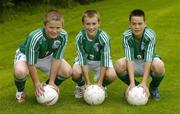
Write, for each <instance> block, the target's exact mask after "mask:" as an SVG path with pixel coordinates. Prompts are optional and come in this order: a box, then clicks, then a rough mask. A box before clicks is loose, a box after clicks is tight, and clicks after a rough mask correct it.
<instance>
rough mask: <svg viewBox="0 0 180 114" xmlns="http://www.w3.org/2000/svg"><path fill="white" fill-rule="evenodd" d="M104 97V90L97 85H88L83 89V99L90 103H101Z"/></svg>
mask: <svg viewBox="0 0 180 114" xmlns="http://www.w3.org/2000/svg"><path fill="white" fill-rule="evenodd" d="M104 99H105V90H104V89H103V88H101V87H99V86H98V85H90V86H88V87H87V88H86V89H85V91H84V100H85V101H86V103H88V104H90V105H98V104H101V103H103V101H104Z"/></svg>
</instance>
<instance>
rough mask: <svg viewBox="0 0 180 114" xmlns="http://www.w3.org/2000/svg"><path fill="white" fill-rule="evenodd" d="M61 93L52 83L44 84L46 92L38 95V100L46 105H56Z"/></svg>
mask: <svg viewBox="0 0 180 114" xmlns="http://www.w3.org/2000/svg"><path fill="white" fill-rule="evenodd" d="M58 98H59V95H58V93H57V91H56V90H55V89H54V87H53V86H51V85H45V86H44V93H43V94H42V95H41V96H36V99H37V102H38V103H40V104H44V105H54V104H55V103H56V102H57V101H58Z"/></svg>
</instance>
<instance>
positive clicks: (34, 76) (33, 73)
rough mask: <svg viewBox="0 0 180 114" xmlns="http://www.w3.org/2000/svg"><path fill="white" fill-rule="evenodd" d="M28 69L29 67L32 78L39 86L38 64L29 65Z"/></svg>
mask: <svg viewBox="0 0 180 114" xmlns="http://www.w3.org/2000/svg"><path fill="white" fill-rule="evenodd" d="M28 69H29V73H30V76H31V79H32V81H33V83H34V85H35V86H37V85H38V84H40V81H39V77H38V75H37V70H36V66H35V65H28Z"/></svg>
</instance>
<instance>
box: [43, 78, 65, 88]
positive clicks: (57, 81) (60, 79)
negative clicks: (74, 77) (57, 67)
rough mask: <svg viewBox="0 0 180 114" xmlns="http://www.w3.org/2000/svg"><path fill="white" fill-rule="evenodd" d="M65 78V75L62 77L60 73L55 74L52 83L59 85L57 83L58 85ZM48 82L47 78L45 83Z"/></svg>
mask: <svg viewBox="0 0 180 114" xmlns="http://www.w3.org/2000/svg"><path fill="white" fill-rule="evenodd" d="M66 79H67V78H66V77H63V76H61V75H57V76H56V79H55V81H54V83H55V84H56V85H57V86H59V85H60V84H61V83H62V82H63V81H64V80H66ZM48 83H49V79H48V80H47V81H46V84H48Z"/></svg>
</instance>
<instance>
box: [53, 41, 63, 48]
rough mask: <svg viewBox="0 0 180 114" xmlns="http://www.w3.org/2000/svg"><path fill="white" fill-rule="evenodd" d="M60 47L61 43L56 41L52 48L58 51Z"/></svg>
mask: <svg viewBox="0 0 180 114" xmlns="http://www.w3.org/2000/svg"><path fill="white" fill-rule="evenodd" d="M60 45H61V41H59V40H56V41H54V43H53V45H52V48H53V49H57V48H58V47H59V46H60Z"/></svg>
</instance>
